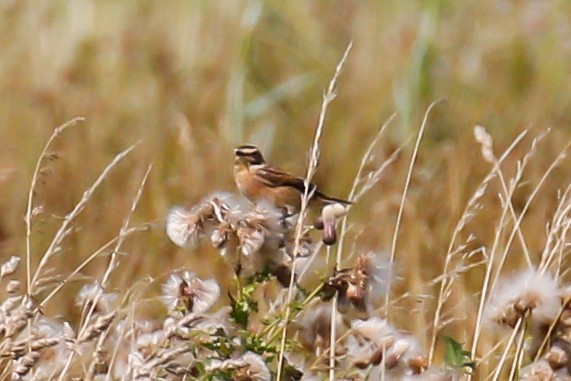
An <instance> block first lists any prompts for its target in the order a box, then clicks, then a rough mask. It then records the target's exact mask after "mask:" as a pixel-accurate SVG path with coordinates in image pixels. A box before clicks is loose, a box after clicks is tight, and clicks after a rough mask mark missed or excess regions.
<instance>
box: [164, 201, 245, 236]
mask: <svg viewBox="0 0 571 381" xmlns="http://www.w3.org/2000/svg"><path fill="white" fill-rule="evenodd" d="M240 208H241V205H240V204H239V202H238V201H237V200H236V197H235V196H234V195H232V194H231V193H224V192H215V193H212V194H211V195H209V196H208V197H205V198H204V199H203V200H202V201H201V202H200V203H198V204H197V205H195V206H193V207H192V208H190V209H188V208H184V207H180V206H176V207H174V208H172V209H171V210H170V211H169V213H168V215H167V221H166V227H165V228H166V233H167V236H168V237H169V239H170V240H171V241H172V242H173V243H174V244H175V245H177V246H180V247H196V246H197V245H198V241H199V238H200V237H202V236H203V235H204V234H206V231H207V230H208V228H213V225H214V224H218V223H220V222H222V221H224V220H225V219H226V215H227V214H228V213H230V212H231V211H235V210H238V209H240ZM211 225H212V226H211Z"/></svg>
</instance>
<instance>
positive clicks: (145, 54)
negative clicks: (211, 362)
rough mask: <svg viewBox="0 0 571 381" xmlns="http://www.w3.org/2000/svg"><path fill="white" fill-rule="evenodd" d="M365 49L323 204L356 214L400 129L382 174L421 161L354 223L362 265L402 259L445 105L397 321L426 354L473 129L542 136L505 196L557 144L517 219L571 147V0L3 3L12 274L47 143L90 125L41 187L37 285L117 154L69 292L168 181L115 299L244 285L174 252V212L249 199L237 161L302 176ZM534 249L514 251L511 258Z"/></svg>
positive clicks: (2, 111)
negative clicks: (191, 281) (228, 198)
mask: <svg viewBox="0 0 571 381" xmlns="http://www.w3.org/2000/svg"><path fill="white" fill-rule="evenodd" d="M351 40H352V41H353V42H354V48H353V50H352V52H351V55H350V57H349V59H348V61H347V65H346V67H345V68H344V71H343V74H342V77H341V79H340V82H339V85H338V98H337V99H336V100H335V101H334V102H333V104H332V105H331V108H330V112H329V114H328V118H327V123H326V127H325V132H324V137H323V142H322V157H321V162H320V166H319V169H318V172H317V175H316V182H317V183H318V184H319V185H320V186H322V187H323V188H324V189H325V190H326V191H327V193H330V194H333V195H339V196H344V195H346V194H347V193H348V192H349V189H350V187H351V182H352V179H353V176H354V174H355V172H356V171H357V169H358V167H359V162H360V159H361V155H362V153H363V152H364V151H365V149H366V147H367V146H368V144H369V142H370V141H371V139H373V137H374V136H375V134H376V131H377V130H378V128H379V127H380V125H381V124H382V123H383V122H384V121H385V120H387V119H388V117H389V116H390V115H391V114H392V113H393V112H397V113H398V115H397V117H396V119H395V122H394V123H393V124H392V126H391V127H390V128H389V132H388V135H386V137H384V138H383V139H382V141H381V144H380V147H379V148H378V149H377V153H376V155H375V157H376V159H375V162H374V163H373V164H372V167H374V166H375V165H378V164H380V163H381V162H382V161H383V160H384V159H386V158H387V157H388V156H389V155H390V154H391V153H392V152H393V151H394V150H395V149H396V148H397V147H399V146H401V145H403V144H405V145H404V148H403V153H402V155H400V156H399V159H398V160H397V162H396V163H395V164H394V165H393V166H392V167H391V168H390V169H389V173H388V174H386V175H385V176H384V178H383V180H382V181H381V182H380V184H379V185H378V186H377V187H375V189H373V190H372V191H371V192H370V193H369V194H368V195H367V196H366V197H365V198H364V199H363V201H362V202H360V203H359V204H358V205H356V207H355V208H353V210H351V215H350V223H352V224H353V225H352V231H351V232H350V234H349V236H348V239H349V241H347V242H348V244H346V246H347V247H351V246H353V245H355V246H356V247H358V248H360V250H370V249H372V250H387V249H389V248H390V244H391V239H392V234H393V229H394V225H395V219H396V215H397V210H398V205H399V201H400V195H401V192H402V187H403V184H404V180H405V176H406V171H407V167H408V158H409V156H410V151H411V149H412V144H411V141H412V140H411V138H413V137H414V134H415V133H416V131H417V130H418V127H419V125H420V122H421V120H422V117H423V115H424V112H425V111H426V108H427V106H428V105H429V104H430V103H431V102H432V101H434V100H436V99H440V98H446V99H447V102H446V103H445V104H443V105H440V106H438V107H437V108H436V110H435V112H434V114H433V115H432V116H431V118H430V122H429V127H428V130H427V133H426V137H425V139H424V141H423V142H422V146H421V150H420V156H419V160H418V163H417V166H416V168H415V172H414V176H413V179H412V183H411V189H410V193H409V195H408V198H407V201H406V207H405V210H404V216H403V222H402V226H401V235H400V238H399V247H398V251H397V258H396V262H397V263H396V271H397V275H398V276H399V277H400V278H401V279H400V280H399V281H398V282H396V287H397V289H396V292H395V293H396V295H399V294H402V293H403V292H405V291H406V292H409V293H410V295H409V296H408V297H407V298H404V299H403V300H402V301H401V302H400V303H399V304H398V307H399V308H396V309H395V312H394V314H395V315H394V316H395V318H398V317H399V316H403V317H406V319H399V320H397V321H399V324H398V326H399V328H402V329H406V330H408V331H409V332H411V333H413V334H415V335H416V336H417V337H419V338H420V339H423V338H424V332H425V331H426V329H428V327H429V326H430V324H431V321H432V314H431V311H432V308H433V300H431V299H430V298H428V297H427V295H434V293H435V290H436V289H435V287H433V286H429V285H428V283H429V281H430V280H432V279H433V278H435V277H437V276H438V275H439V274H440V273H441V271H442V266H443V262H444V256H445V254H446V249H447V247H448V243H449V240H450V236H451V234H452V231H453V228H454V226H455V225H456V223H457V220H458V218H459V217H460V215H461V213H462V211H463V209H464V206H465V204H466V201H467V200H468V198H469V197H470V195H471V194H472V193H473V192H474V190H475V188H476V187H477V185H478V184H479V183H480V181H481V180H482V178H483V176H484V175H485V173H486V172H487V171H488V170H489V169H490V166H489V164H488V163H486V162H485V161H484V160H483V159H482V158H481V155H480V147H479V145H478V144H477V143H476V142H475V141H474V138H473V134H472V128H473V126H474V125H475V124H482V125H484V126H486V127H487V128H488V130H489V131H490V132H491V133H492V135H493V136H494V138H495V144H496V146H497V150H498V154H499V152H501V151H503V149H505V148H506V147H507V145H508V144H509V143H510V142H511V141H512V140H513V139H514V137H515V136H517V134H518V133H520V132H521V131H523V130H524V129H530V130H531V131H530V134H529V137H528V138H526V140H525V141H524V143H523V144H522V145H521V146H519V147H518V148H517V149H516V150H515V152H514V154H512V155H511V156H510V157H509V158H508V159H507V160H506V164H505V165H504V170H505V173H506V176H507V177H508V178H509V176H510V175H512V174H513V173H514V171H515V169H516V161H517V159H520V158H521V157H522V156H523V155H524V154H525V152H527V150H528V149H529V146H530V144H531V141H532V139H533V137H534V136H537V135H539V134H542V133H544V132H545V131H547V130H548V129H551V131H550V133H549V134H548V135H547V136H546V137H545V138H544V139H543V140H542V141H541V142H540V144H539V145H538V148H537V149H538V151H537V153H536V154H535V156H534V158H533V160H531V162H530V164H529V166H528V168H527V169H526V176H525V181H524V182H523V183H522V185H521V186H520V187H519V188H518V189H517V191H516V192H515V195H514V199H513V201H514V206H515V208H516V210H518V211H521V208H522V207H523V205H524V204H525V202H526V200H527V197H528V196H529V194H530V193H531V192H532V191H533V189H534V186H535V185H536V184H537V183H538V181H539V179H540V178H541V176H542V175H543V174H544V173H545V171H546V170H547V168H548V167H549V165H550V163H551V162H552V161H553V160H554V159H555V157H557V155H558V154H559V152H560V151H561V150H562V149H563V148H564V147H565V145H566V144H567V142H568V140H569V139H570V138H571V82H570V81H569V73H570V72H571V4H569V3H568V2H567V1H563V0H560V1H555V0H554V1H542V2H536V1H503V0H500V1H492V0H484V1H479V2H469V1H445V0H440V1H424V2H419V1H407V2H403V1H384V2H380V1H362V2H361V1H335V2H329V1H312V2H304V1H288V2H281V1H233V2H203V1H172V2H168V4H167V3H164V2H154V1H147V0H142V1H137V2H135V1H132V2H114V1H97V2H96V1H88V0H74V1H4V2H2V3H1V4H0V52H2V54H1V57H0V92H1V94H2V96H1V97H0V136H1V139H0V258H1V259H2V261H4V260H6V259H8V258H9V256H10V255H13V254H16V255H23V254H24V253H25V225H24V220H23V216H24V212H25V207H26V198H27V192H28V189H29V185H30V179H31V177H32V174H33V170H34V165H35V162H36V160H37V158H38V156H39V154H40V152H41V149H42V147H43V145H44V143H45V141H46V140H47V139H48V137H49V136H50V135H51V133H52V131H53V129H54V127H56V126H58V125H61V124H62V123H64V122H65V121H68V120H70V119H72V118H73V117H76V116H83V117H85V119H86V121H85V122H83V123H81V124H80V125H78V126H77V127H74V128H73V129H70V130H68V131H66V132H65V133H64V135H62V137H60V138H58V140H57V141H56V144H55V150H54V151H53V153H55V154H56V155H57V157H58V158H57V159H56V160H54V161H52V162H50V163H49V164H48V165H47V166H46V167H45V168H44V170H43V171H42V175H41V182H40V185H39V187H38V188H37V203H38V204H41V205H42V206H43V211H42V214H41V217H40V218H38V219H37V220H36V223H35V224H34V226H33V231H34V240H33V247H32V253H33V258H34V261H33V264H34V266H37V261H38V260H39V256H40V254H41V252H42V251H43V250H44V249H45V247H46V245H47V244H48V243H49V242H50V240H51V236H52V235H53V233H54V229H56V227H57V225H58V224H57V223H54V220H55V221H59V219H60V218H61V217H62V216H64V215H65V214H66V213H68V212H69V210H70V209H71V208H72V207H73V206H74V205H75V203H77V202H78V201H79V199H80V198H81V196H82V194H83V192H84V190H85V189H86V188H87V187H88V186H89V185H90V184H91V183H92V182H93V181H94V180H95V178H96V177H97V176H98V174H99V172H100V171H101V170H102V169H103V168H104V167H105V165H106V164H107V163H108V162H109V161H111V160H112V158H113V157H114V156H115V155H116V154H117V153H118V152H119V151H121V150H122V149H125V148H126V147H128V146H130V145H132V144H134V143H136V142H138V141H140V144H139V145H138V146H137V147H136V148H135V149H134V151H133V152H132V153H131V154H130V156H129V157H128V158H126V159H125V160H124V161H123V162H122V163H120V164H119V165H118V166H117V168H115V169H114V171H113V172H112V174H111V175H110V177H109V178H108V179H107V180H106V181H105V183H104V184H103V186H102V187H101V189H99V190H98V191H97V192H96V193H95V194H94V196H93V198H92V200H91V202H90V203H89V205H88V206H87V208H86V210H85V211H84V212H83V213H82V214H81V216H80V218H79V219H78V221H77V222H76V223H75V224H74V227H75V228H77V230H76V231H74V232H73V233H72V235H71V237H70V239H68V240H67V241H66V242H65V244H64V247H62V252H61V253H59V254H58V256H57V257H56V258H54V260H53V261H52V262H51V263H50V267H53V268H54V271H55V273H61V274H67V273H69V272H70V271H72V270H73V269H75V268H76V267H77V266H78V265H79V264H80V263H81V262H82V261H83V260H84V259H85V258H86V257H87V256H88V255H89V254H90V253H92V252H93V251H94V250H96V249H97V248H98V247H99V246H101V245H102V244H104V243H105V242H106V241H108V240H109V239H111V238H113V237H114V236H116V235H117V233H118V231H119V229H120V227H121V225H122V223H123V219H124V218H125V216H126V215H127V214H128V211H129V208H130V207H131V203H132V200H133V198H134V197H135V195H136V193H137V190H138V188H139V186H140V183H141V179H142V177H143V176H144V174H145V172H146V171H147V168H148V166H149V164H152V165H153V168H152V171H151V174H150V178H149V180H148V183H147V186H146V189H145V191H144V194H143V196H142V199H141V202H140V205H139V207H138V209H137V211H136V213H135V214H134V216H133V224H143V223H149V224H150V228H149V229H148V230H147V231H146V232H143V233H139V234H137V235H135V236H133V237H130V238H129V239H128V240H127V242H126V243H125V245H124V247H123V252H122V253H121V254H122V255H121V256H120V257H119V261H120V265H119V266H120V268H119V271H116V272H115V273H114V274H113V275H112V279H111V282H112V286H113V287H115V288H117V289H126V288H129V287H137V285H138V284H142V283H144V282H142V283H136V282H137V281H140V280H144V279H146V278H148V277H152V278H154V277H158V276H161V275H164V274H166V273H167V272H168V271H169V270H171V269H173V268H177V267H188V268H190V269H192V271H194V272H196V273H197V274H198V275H199V276H202V277H206V278H209V277H211V276H215V277H216V278H218V279H221V278H223V277H226V278H227V279H229V278H230V277H229V274H230V271H231V269H230V268H229V267H228V266H227V265H225V264H224V263H223V261H222V260H221V259H220V258H219V257H218V255H217V254H216V252H215V251H214V250H211V249H209V248H206V249H204V250H201V251H199V252H194V253H191V252H189V251H187V250H182V249H177V248H176V247H175V246H174V245H173V244H172V243H170V242H169V241H168V240H167V239H166V237H165V235H164V232H163V220H164V217H165V215H166V212H167V210H168V209H169V207H171V206H172V205H175V204H193V203H196V202H197V201H199V200H200V199H201V198H202V197H203V196H205V195H206V194H208V193H210V192H211V191H214V190H225V191H234V190H235V187H234V184H233V180H232V160H233V154H232V148H233V147H234V146H235V145H237V144H240V143H244V142H254V143H257V144H259V145H260V146H261V147H262V148H263V149H264V151H265V152H266V155H267V156H269V157H270V158H271V160H272V161H273V162H276V163H279V164H280V165H281V166H283V167H285V168H287V169H289V170H291V171H294V172H297V173H299V174H300V175H301V174H303V173H304V170H305V166H306V165H307V152H308V149H309V146H310V142H311V138H312V134H313V129H314V127H315V124H316V121H317V117H318V114H319V108H320V103H321V97H322V94H323V92H324V90H325V87H326V86H327V82H328V80H329V78H330V77H331V75H332V72H333V70H334V67H335V65H336V63H337V62H338V60H339V57H340V55H341V53H342V52H343V50H344V49H345V47H346V46H347V44H348V43H349V41H351ZM570 171H571V165H570V163H569V160H564V161H563V163H562V164H561V165H560V166H559V167H558V168H557V169H556V170H555V171H554V172H553V173H552V174H551V175H550V177H549V179H548V181H547V182H546V184H545V185H544V186H543V187H542V189H541V192H540V193H539V195H538V197H537V198H536V200H535V201H534V202H533V204H532V206H531V208H530V210H529V212H528V214H527V216H526V218H525V219H524V221H523V225H522V229H523V232H524V235H525V237H526V239H527V244H528V245H529V248H530V251H531V253H532V255H534V256H535V257H534V258H537V256H538V254H539V251H540V250H541V248H542V247H543V244H544V241H545V234H544V231H545V222H546V221H547V220H548V219H549V218H550V216H551V215H552V214H553V209H554V206H555V205H556V203H557V200H556V195H557V191H558V190H559V189H562V188H564V187H566V186H567V185H568V183H569V178H570V177H569V173H570ZM500 189H501V188H500V185H499V183H497V182H493V183H492V188H491V189H490V190H489V191H488V192H487V194H486V195H485V198H484V200H483V201H482V204H483V205H484V207H483V209H481V210H480V211H479V212H478V214H477V216H476V218H475V219H474V220H473V221H471V222H470V225H469V227H468V228H467V232H468V233H470V234H474V235H475V237H476V238H475V241H474V242H473V245H474V248H475V247H477V246H478V245H482V244H486V245H488V244H490V242H491V241H492V240H493V233H494V221H496V220H497V218H498V215H499V213H501V206H500V203H499V200H498V197H497V194H498V193H499V192H500ZM518 208H519V209H518ZM518 250H520V247H519V246H518V243H516V244H515V245H514V247H513V249H512V252H513V253H516V254H517V252H518ZM520 260H521V261H523V259H521V257H520V256H518V255H512V256H511V259H510V261H512V262H513V263H514V264H515V262H519V261H520ZM106 264H107V256H102V257H101V258H99V259H97V260H95V261H94V262H93V263H92V264H91V265H90V266H88V268H87V269H86V270H85V271H83V275H85V276H95V277H97V278H100V277H101V275H102V273H103V271H104V269H105V266H106ZM23 270H24V269H23V267H22V268H21V271H23ZM22 275H23V274H22ZM481 275H482V273H481V272H480V273H479V272H478V270H475V271H472V272H471V273H470V275H469V276H468V277H467V278H466V279H462V280H461V281H459V282H458V283H457V284H456V285H455V288H454V290H453V295H452V300H453V303H455V305H456V307H457V308H458V311H459V313H458V315H459V317H460V318H462V315H468V314H473V313H474V311H475V310H476V309H477V303H478V299H477V297H476V296H475V295H474V293H475V292H477V291H478V290H479V287H480V282H481V278H480V276H481ZM472 282H474V284H472ZM81 284H82V283H81V282H76V283H72V284H70V285H69V286H68V287H66V289H65V291H64V292H63V293H61V294H60V295H58V297H57V298H55V299H54V300H53V301H51V302H50V303H49V304H48V305H47V306H46V312H48V313H49V314H51V315H64V316H66V317H67V318H72V317H73V316H74V314H77V311H76V310H75V309H74V295H75V294H76V293H77V290H78V289H79V288H80V287H81ZM149 292H150V294H152V292H151V291H149ZM411 311H415V312H416V311H418V312H419V313H414V314H411V313H410V312H411ZM458 311H457V312H458ZM146 313H148V314H151V315H152V314H153V313H154V312H153V311H147V312H146ZM399 314H400V315H399ZM464 324H465V323H464V322H463V321H462V320H458V321H456V322H454V323H453V324H452V325H451V326H450V327H448V328H447V333H448V334H451V335H453V336H455V337H456V338H457V339H458V340H459V341H467V340H468V339H469V338H466V337H462V336H461V335H462V333H463V332H466V330H465V329H464V328H465V327H464ZM460 328H461V329H460ZM468 331H469V332H471V330H468ZM427 339H428V338H427ZM425 344H428V342H426V343H425Z"/></svg>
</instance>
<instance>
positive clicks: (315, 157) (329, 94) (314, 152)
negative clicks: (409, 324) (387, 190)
mask: <svg viewBox="0 0 571 381" xmlns="http://www.w3.org/2000/svg"><path fill="white" fill-rule="evenodd" d="M352 47H353V43H352V42H351V43H349V45H348V46H347V49H345V52H344V53H343V56H342V57H341V60H340V61H339V63H338V64H337V67H336V68H335V73H334V74H333V78H332V79H331V81H329V86H328V87H327V91H326V92H325V95H324V96H323V101H322V103H321V111H320V112H319V120H318V122H317V126H316V128H315V134H314V138H313V143H312V145H311V151H310V161H309V167H308V169H307V174H306V176H305V184H306V186H305V193H304V195H303V197H302V199H301V210H300V212H299V216H298V220H297V224H296V228H295V244H294V250H293V264H292V267H293V268H295V261H296V257H297V255H298V252H299V245H300V242H301V237H302V234H303V223H304V220H305V217H306V214H307V206H308V203H309V196H310V194H309V193H308V192H309V191H310V187H309V186H308V185H309V183H310V182H311V180H312V179H313V176H314V175H315V172H316V171H317V166H318V164H319V152H320V149H319V147H320V144H321V135H322V133H323V128H324V126H325V116H326V115H327V109H328V107H329V104H330V103H331V102H332V101H333V100H334V99H335V87H336V84H337V80H338V78H339V76H340V75H341V71H342V69H343V66H344V65H345V61H346V60H347V57H348V56H349V52H350V51H351V48H352ZM294 284H295V271H292V272H291V276H290V281H289V287H288V291H287V297H286V302H285V309H286V310H285V318H284V322H283V328H282V337H281V343H280V352H279V355H278V370H277V376H276V379H277V380H278V381H280V380H281V376H282V368H283V364H284V352H285V344H286V338H287V327H288V324H289V319H290V314H291V306H290V304H291V301H292V300H293V296H294Z"/></svg>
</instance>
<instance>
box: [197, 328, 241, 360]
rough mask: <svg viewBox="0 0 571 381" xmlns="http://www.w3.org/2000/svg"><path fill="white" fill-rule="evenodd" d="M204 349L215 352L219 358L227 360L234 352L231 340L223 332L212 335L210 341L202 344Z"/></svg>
mask: <svg viewBox="0 0 571 381" xmlns="http://www.w3.org/2000/svg"><path fill="white" fill-rule="evenodd" d="M202 345H203V346H204V347H205V348H206V349H210V350H211V351H215V352H216V353H218V355H219V356H220V357H221V358H228V357H230V356H231V355H232V353H234V351H235V350H236V348H235V345H234V344H233V343H232V338H231V337H228V336H227V335H226V333H225V332H223V331H219V332H216V333H214V334H213V335H212V340H211V341H208V342H205V343H203V344H202Z"/></svg>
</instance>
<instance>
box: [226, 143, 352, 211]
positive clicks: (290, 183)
mask: <svg viewBox="0 0 571 381" xmlns="http://www.w3.org/2000/svg"><path fill="white" fill-rule="evenodd" d="M234 154H235V159H234V180H235V181H236V185H237V187H238V189H239V191H240V192H241V193H242V194H243V195H244V196H245V197H246V198H247V199H249V200H250V201H251V202H253V203H258V202H259V201H261V200H267V201H268V202H270V203H271V204H272V205H273V206H274V207H276V208H278V209H281V210H282V211H283V212H284V215H286V216H293V215H295V214H298V213H299V212H300V210H301V199H302V197H303V195H304V194H305V191H306V186H305V179H304V178H302V177H298V176H295V175H292V174H289V173H287V172H285V171H284V170H282V169H280V168H278V167H275V166H272V165H271V164H268V163H267V162H266V159H265V158H264V155H263V154H262V153H261V152H260V150H259V149H258V147H256V146H255V145H253V144H245V145H241V146H238V147H236V148H235V149H234ZM308 194H309V197H310V200H309V201H310V203H314V202H316V201H320V202H321V203H323V204H326V205H327V204H342V205H350V204H352V202H350V201H347V200H343V199H340V198H335V197H331V196H327V195H326V194H324V193H323V192H321V191H320V190H319V189H317V186H316V185H315V184H313V183H310V184H309V192H308Z"/></svg>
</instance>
